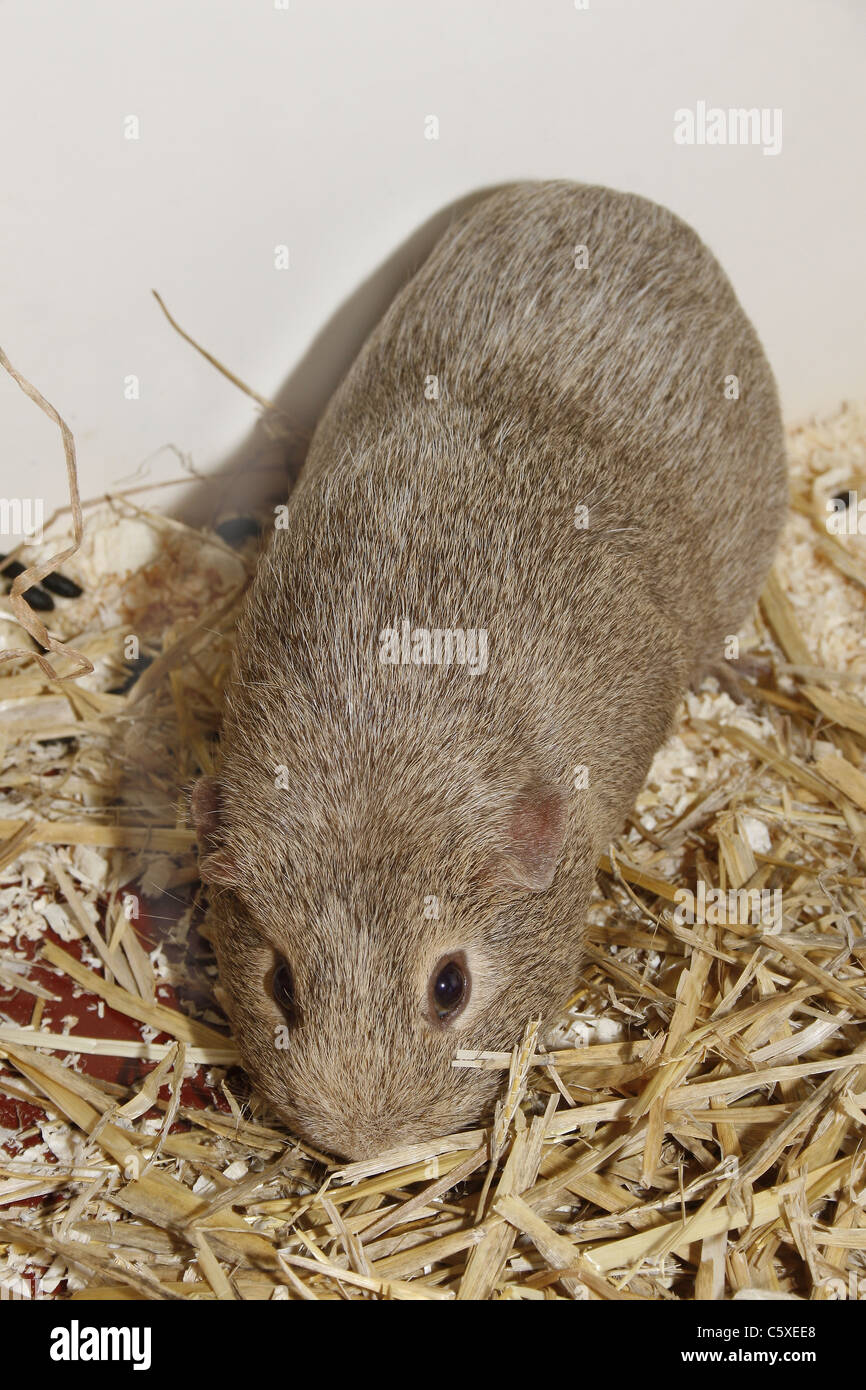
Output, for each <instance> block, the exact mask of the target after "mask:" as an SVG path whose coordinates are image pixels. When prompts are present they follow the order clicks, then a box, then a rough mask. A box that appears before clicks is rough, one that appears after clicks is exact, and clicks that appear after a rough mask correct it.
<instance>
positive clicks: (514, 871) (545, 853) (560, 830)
mask: <svg viewBox="0 0 866 1390" xmlns="http://www.w3.org/2000/svg"><path fill="white" fill-rule="evenodd" d="M565 829H566V799H565V796H564V795H563V793H562V792H561V791H560V789H559V788H558V787H555V786H551V785H550V784H549V783H545V782H538V781H532V782H527V783H526V785H525V786H523V787H522V788H521V789H520V791H519V792H517V794H516V795H515V796H514V797H513V799H512V801H511V804H510V806H509V807H508V810H507V812H506V816H505V822H504V830H505V839H504V843H503V844H502V848H501V850H500V851H499V852H498V853H497V854H496V856H495V858H494V861H493V862H492V863H491V865H490V868H489V871H488V873H487V874H486V875H485V878H486V879H487V881H488V883H493V884H495V885H503V886H508V885H510V886H513V887H517V888H529V889H531V890H532V891H533V892H544V890H545V889H546V888H549V887H550V885H551V883H552V882H553V876H554V874H555V873H556V865H557V863H558V861H559V856H560V854H561V852H562V846H563V843H564V840H565Z"/></svg>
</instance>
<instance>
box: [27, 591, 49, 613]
mask: <svg viewBox="0 0 866 1390" xmlns="http://www.w3.org/2000/svg"><path fill="white" fill-rule="evenodd" d="M21 597H22V598H23V600H24V602H25V603H29V605H30V607H31V608H35V609H37V610H38V611H39V612H40V613H50V612H51V610H52V608H53V607H54V599H53V598H52V597H51V595H50V594H46V592H45V590H44V589H40V587H39V585H38V584H34V585H32V587H31V588H29V589H27V590H25V592H24V593H23V594H22V595H21Z"/></svg>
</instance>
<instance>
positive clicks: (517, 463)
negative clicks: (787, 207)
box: [192, 181, 787, 1159]
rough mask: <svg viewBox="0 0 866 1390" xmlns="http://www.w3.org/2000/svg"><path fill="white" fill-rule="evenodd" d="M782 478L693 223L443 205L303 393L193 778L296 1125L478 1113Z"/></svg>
mask: <svg viewBox="0 0 866 1390" xmlns="http://www.w3.org/2000/svg"><path fill="white" fill-rule="evenodd" d="M786 499H787V471H786V462H785V447H784V437H783V431H782V423H781V418H780V411H779V404H778V397H777V392H776V387H775V383H774V380H773V376H772V373H771V371H770V368H769V366H768V363H767V360H766V358H765V355H764V352H763V350H762V348H761V345H760V343H759V340H758V338H757V335H756V333H755V331H754V329H753V327H752V325H751V324H750V322H749V320H748V319H747V318H746V316H745V314H744V312H743V310H742V309H741V307H740V305H739V303H738V301H737V299H736V297H735V295H734V292H733V290H732V288H731V285H730V283H729V281H728V280H727V278H726V276H725V275H724V273H723V271H722V270H721V268H720V266H719V265H718V263H717V261H716V260H715V258H714V256H713V255H712V254H711V252H710V251H709V250H708V249H707V247H706V246H704V245H703V243H702V242H701V240H700V239H699V237H698V236H697V234H696V233H695V232H694V231H692V230H691V229H690V228H689V227H688V226H687V225H686V224H685V223H683V222H682V221H681V220H680V219H679V218H678V217H676V216H675V215H674V214H673V213H671V212H668V211H667V210H666V209H664V208H662V207H659V206H657V205H655V204H653V203H652V202H649V201H647V200H646V199H644V198H641V197H637V196H635V195H632V194H626V193H618V192H613V191H611V190H610V189H606V188H600V187H590V186H584V185H580V184H575V183H570V182H564V181H563V182H547V183H520V184H514V185H510V186H508V187H506V188H504V189H500V190H498V191H496V192H495V193H493V194H491V195H490V196H488V197H487V198H485V199H484V200H482V201H481V202H480V203H478V204H476V205H475V207H474V208H473V209H472V210H471V211H470V212H469V213H468V214H467V215H465V216H463V217H461V218H460V219H459V220H456V221H454V223H453V224H452V225H451V226H450V228H449V230H448V231H447V232H446V233H445V235H444V236H443V237H442V239H441V240H440V241H439V242H438V244H437V245H436V246H435V248H434V250H433V252H432V254H431V255H430V256H429V259H428V260H427V261H426V262H425V263H424V264H423V265H422V267H421V269H420V270H419V271H418V272H417V274H416V275H415V276H414V278H413V279H412V280H411V281H410V282H409V284H408V285H407V286H406V287H405V288H404V289H403V291H402V292H401V293H400V294H399V296H398V297H397V298H396V300H395V301H394V302H393V304H392V305H391V307H390V309H389V310H388V312H387V313H386V314H385V317H384V318H383V319H382V320H381V322H380V323H379V325H378V327H376V328H375V330H374V331H373V333H372V334H371V336H370V337H369V339H368V340H367V342H366V343H365V345H364V347H363V349H362V351H361V353H360V355H359V356H358V358H357V359H356V361H355V362H354V364H353V366H352V367H351V369H350V371H349V372H348V374H347V375H346V377H345V378H344V380H343V381H342V384H341V385H340V386H339V388H338V390H337V391H336V394H335V395H334V396H333V398H332V400H331V401H330V404H329V405H328V407H327V409H326V411H325V413H324V415H323V417H322V419H321V421H320V423H319V425H318V428H317V430H316V433H315V435H314V437H313V439H312V442H311V445H310V449H309V454H308V457H307V460H306V463H305V465H304V468H303V470H302V473H301V476H300V478H299V481H298V483H297V485H296V487H295V489H294V491H293V492H292V494H291V497H290V499H289V502H288V506H287V507H286V508H284V509H283V510H282V515H281V517H280V518H279V521H278V524H277V526H276V527H275V529H274V532H273V534H272V536H271V537H270V540H269V543H268V545H267V547H266V549H265V550H264V552H263V554H262V557H261V559H260V560H259V562H258V565H257V570H256V573H255V576H254V578H253V581H252V584H251V588H250V590H249V594H248V597H247V599H246V601H245V606H244V608H243V612H242V615H241V617H240V619H239V623H238V631H237V641H236V647H235V652H234V661H233V667H232V671H231V675H230V679H229V681H228V686H227V690H226V696H225V713H224V722H223V729H222V734H221V751H220V766H219V770H218V776H217V777H216V778H204V779H202V780H201V781H200V782H199V783H197V785H196V786H195V788H194V790H193V796H192V813H193V819H194V822H195V824H196V827H197V831H198V838H199V844H200V849H201V856H202V857H201V874H202V877H203V879H204V880H205V881H206V882H207V883H208V884H209V885H210V901H211V914H212V919H213V936H214V942H215V947H216V951H217V956H218V964H219V971H220V977H221V982H222V985H223V988H224V991H225V995H226V997H227V1006H228V1009H229V1013H230V1016H231V1021H232V1025H233V1030H234V1034H235V1037H236V1039H237V1042H238V1045H239V1048H240V1051H241V1054H242V1057H243V1060H244V1063H245V1066H246V1068H247V1070H248V1071H249V1074H250V1076H251V1077H252V1079H253V1081H254V1083H255V1084H256V1086H257V1087H258V1088H259V1090H260V1091H261V1092H262V1093H263V1094H264V1095H265V1096H266V1097H267V1098H268V1099H269V1101H270V1102H271V1103H272V1104H273V1106H274V1107H275V1108H276V1110H277V1111H278V1112H279V1113H280V1114H281V1116H282V1117H283V1118H284V1120H285V1122H286V1124H287V1125H288V1126H289V1128H290V1129H291V1130H292V1131H293V1132H294V1133H295V1134H296V1135H298V1136H301V1137H302V1138H304V1139H305V1140H307V1141H309V1142H310V1143H311V1144H313V1145H315V1146H316V1147H317V1148H318V1149H321V1150H326V1151H327V1152H329V1153H332V1154H336V1155H339V1156H341V1157H344V1158H350V1159H356V1158H360V1157H366V1156H369V1155H372V1154H375V1153H378V1152H379V1151H381V1150H385V1149H388V1148H391V1147H394V1146H396V1145H401V1144H406V1143H412V1142H415V1141H421V1140H425V1139H430V1138H434V1137H437V1136H440V1135H442V1134H445V1133H451V1132H453V1131H455V1130H458V1129H460V1128H462V1127H464V1126H467V1125H472V1124H475V1123H477V1122H479V1121H484V1119H485V1118H486V1117H488V1116H489V1114H490V1111H491V1108H492V1105H493V1102H494V1099H495V1096H496V1094H497V1091H498V1089H499V1088H500V1087H501V1076H500V1075H497V1074H496V1073H492V1072H490V1071H478V1070H470V1069H465V1068H464V1069H461V1068H458V1067H455V1066H454V1065H453V1063H454V1057H455V1052H456V1050H457V1049H458V1048H483V1049H495V1050H504V1049H509V1048H511V1047H512V1046H513V1045H514V1043H515V1042H516V1041H517V1040H518V1039H519V1038H520V1036H521V1035H522V1033H523V1030H524V1028H525V1026H526V1023H527V1020H528V1019H529V1018H530V1017H536V1016H540V1017H541V1018H542V1019H543V1020H550V1019H551V1018H552V1016H553V1015H554V1014H555V1012H556V1010H557V1008H561V1007H562V1005H563V1004H564V1003H565V1001H566V999H567V997H568V994H569V992H570V991H571V990H572V989H573V987H574V984H575V983H576V981H577V980H578V978H579V972H580V966H581V940H582V936H583V933H584V914H585V909H586V905H587V902H588V899H589V896H590V893H591V891H592V886H593V879H594V874H595V870H596V864H597V860H598V857H599V855H600V853H602V852H603V851H604V850H605V848H606V847H607V845H608V844H609V842H610V840H611V837H612V836H614V835H615V834H616V833H617V832H618V831H619V829H620V828H621V825H622V822H623V819H624V817H625V816H626V815H627V813H628V811H629V809H630V808H631V806H632V804H633V802H634V798H635V796H636V794H637V792H638V791H639V789H640V787H641V784H642V782H643V781H644V779H645V776H646V773H647V770H648V768H649V765H650V761H651V759H652V757H653V754H654V752H655V750H656V749H657V748H658V746H659V744H660V743H661V741H662V740H663V739H664V738H665V736H666V734H667V733H668V731H669V729H670V727H671V724H672V720H673V717H674V714H675V711H676V709H677V705H678V702H679V701H680V700H681V697H682V696H683V694H684V692H685V690H686V688H687V687H688V685H689V684H690V683H693V682H694V681H695V680H696V679H699V678H700V677H701V675H702V674H703V673H704V672H705V671H706V670H707V668H708V667H709V666H711V665H712V664H714V663H717V664H719V665H721V663H722V659H723V657H724V641H725V638H726V636H727V635H729V634H732V633H736V631H737V629H738V627H739V626H740V624H741V623H742V621H743V619H744V618H745V617H746V615H747V614H748V612H749V610H750V608H751V605H752V604H753V603H754V601H755V599H756V597H757V595H758V593H759V590H760V588H761V585H762V581H763V579H764V576H765V574H766V572H767V570H768V567H769V565H770V561H771V557H772V553H773V547H774V544H775V541H776V539H777V535H778V532H779V529H780V525H781V523H782V520H783V517H784V513H785V508H786Z"/></svg>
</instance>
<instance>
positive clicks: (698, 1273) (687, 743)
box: [0, 408, 866, 1300]
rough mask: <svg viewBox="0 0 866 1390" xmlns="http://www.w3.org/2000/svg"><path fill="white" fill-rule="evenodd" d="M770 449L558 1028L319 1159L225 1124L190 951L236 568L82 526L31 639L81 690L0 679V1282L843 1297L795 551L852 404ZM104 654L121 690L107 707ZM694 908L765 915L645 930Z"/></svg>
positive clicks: (862, 463) (167, 1293)
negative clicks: (407, 1130)
mask: <svg viewBox="0 0 866 1390" xmlns="http://www.w3.org/2000/svg"><path fill="white" fill-rule="evenodd" d="M790 444H791V454H792V488H793V504H794V505H793V510H792V515H791V519H790V522H789V525H788V528H787V532H786V536H785V541H784V544H783V547H782V550H781V552H780V555H779V557H778V559H777V563H776V568H775V571H774V574H773V576H772V578H771V581H770V583H769V584H768V586H767V590H766V592H765V596H764V599H763V601H762V607H761V610H760V611H759V612H758V613H757V614H756V615H755V617H754V620H753V622H752V623H751V625H750V627H749V629H748V631H747V632H746V633H745V634H744V635H743V647H744V650H748V657H747V658H746V660H744V661H743V663H742V665H741V667H740V668H739V674H738V675H737V677H736V680H735V685H736V686H737V687H738V689H737V691H735V693H737V694H738V696H739V698H738V699H732V698H731V695H730V694H729V693H728V692H726V691H724V692H723V691H720V690H719V689H718V687H717V685H716V683H715V682H714V681H713V680H708V681H707V682H705V683H704V685H703V687H702V688H701V690H700V691H699V692H698V693H696V694H694V695H691V696H689V697H688V699H687V701H686V702H685V704H684V707H683V709H682V712H681V717H680V720H679V724H678V727H677V731H676V733H675V734H674V736H673V737H672V738H671V739H670V740H669V741H668V743H667V744H666V745H665V746H664V748H663V749H662V750H661V751H660V752H659V754H658V756H657V758H656V760H655V763H654V765H653V770H652V773H651V776H650V778H649V780H648V782H647V785H646V787H645V788H644V791H643V793H642V795H641V797H640V800H639V802H638V805H637V807H636V809H635V812H634V815H633V818H632V819H631V821H630V823H629V825H628V826H627V828H626V830H625V832H624V834H623V836H622V838H621V840H620V842H619V844H618V845H617V846H612V847H611V854H610V855H609V857H607V858H606V859H605V861H604V862H603V864H602V867H601V872H600V874H599V881H598V889H597V892H596V896H595V900H594V903H593V906H592V908H591V911H590V914H589V915H590V926H589V939H588V949H587V956H586V961H585V965H584V969H583V972H582V984H581V986H580V988H579V990H578V992H577V994H576V995H575V996H574V998H573V999H572V1000H571V1001H570V1005H569V1008H568V1010H567V1012H566V1013H565V1014H564V1015H563V1018H562V1021H561V1023H560V1025H559V1026H558V1027H557V1028H556V1029H555V1030H554V1031H553V1033H552V1034H551V1035H550V1036H549V1037H548V1038H546V1039H543V1040H542V1039H539V1038H538V1036H537V1028H536V1027H535V1025H533V1024H532V1023H531V1022H530V1023H529V1024H528V1027H527V1034H526V1038H525V1040H524V1045H523V1047H522V1048H521V1049H518V1050H516V1051H515V1054H514V1055H513V1056H508V1055H489V1054H487V1055H482V1056H465V1055H464V1056H462V1057H461V1059H460V1060H461V1064H462V1065H472V1066H485V1067H496V1068H500V1069H501V1071H502V1078H503V1091H502V1096H503V1099H502V1103H501V1105H500V1108H499V1111H498V1114H497V1118H496V1122H495V1124H494V1125H493V1126H492V1128H491V1129H490V1131H489V1132H485V1131H481V1130H476V1131H473V1132H472V1133H469V1134H458V1135H454V1136H452V1137H450V1138H446V1139H442V1140H439V1141H437V1142H434V1143H423V1144H419V1145H417V1146H413V1147H410V1148H405V1149H402V1150H400V1151H399V1152H392V1153H391V1154H388V1155H384V1156H382V1157H381V1158H378V1159H376V1160H373V1161H369V1162H361V1163H352V1164H349V1165H348V1166H346V1165H342V1166H339V1167H338V1166H336V1165H329V1164H328V1162H327V1160H325V1159H324V1158H323V1157H322V1156H321V1155H318V1154H315V1153H313V1152H311V1151H310V1150H309V1149H307V1148H305V1147H304V1146H302V1145H300V1144H297V1143H295V1142H294V1141H293V1140H292V1139H291V1138H288V1137H287V1136H286V1134H285V1133H284V1132H283V1131H281V1130H280V1128H279V1125H278V1123H277V1122H276V1121H275V1119H274V1117H273V1116H271V1115H269V1114H268V1112H267V1110H266V1109H265V1108H264V1106H263V1105H262V1103H261V1102H260V1101H258V1100H257V1099H256V1098H255V1097H253V1096H251V1095H250V1093H249V1090H248V1087H247V1083H246V1079H245V1077H244V1075H243V1073H242V1072H241V1071H240V1070H239V1069H238V1068H237V1066H236V1063H235V1054H234V1051H233V1048H232V1046H231V1042H230V1039H229V1038H228V1037H227V1036H226V1033H225V1024H224V1020H223V1018H222V1015H221V1014H220V1013H219V1012H218V1010H217V1009H216V1007H215V1004H214V999H215V970H214V965H213V959H212V955H211V953H210V950H209V947H208V945H207V942H206V940H205V939H204V938H203V936H202V934H201V932H200V930H199V926H200V922H201V916H202V913H201V908H200V904H199V902H198V901H197V894H198V880H197V873H196V858H195V847H194V837H193V835H192V833H191V831H190V829H189V826H188V821H187V817H186V802H185V796H184V792H183V788H184V787H185V786H187V785H188V784H189V783H190V782H191V781H192V780H193V778H194V777H195V776H196V775H197V774H198V773H199V772H200V771H204V772H210V771H212V770H213V759H214V747H215V742H214V740H215V735H216V732H217V729H218V726H219V718H220V693H221V688H222V684H223V681H224V678H225V675H226V669H227V663H228V659H229V655H230V649H231V640H232V631H233V621H234V615H235V610H236V606H237V603H238V601H239V599H240V597H241V594H242V592H243V589H244V586H245V584H246V581H247V578H248V574H249V571H250V568H251V563H252V560H251V549H252V547H251V546H250V545H247V546H246V547H245V548H244V549H243V550H242V551H240V552H236V551H235V550H233V549H231V548H230V547H229V546H228V545H226V544H224V543H223V541H222V540H220V538H219V537H218V536H217V535H215V534H214V533H213V532H210V531H202V532H197V531H193V530H190V529H188V528H187V527H184V526H182V525H180V524H179V523H177V522H175V521H172V520H170V519H168V518H167V517H165V516H160V515H155V514H153V513H151V512H149V511H146V510H142V509H141V508H140V507H139V506H138V505H137V504H136V502H135V501H134V500H133V499H132V498H131V497H128V496H127V497H114V498H111V499H108V500H106V499H103V500H102V502H101V503H100V504H98V505H93V506H85V507H84V514H85V521H86V528H85V538H84V541H83V544H82V546H81V548H80V549H79V550H78V552H77V553H76V554H75V555H73V556H72V557H71V558H70V559H68V561H67V563H66V564H65V565H64V572H65V573H67V574H69V575H71V576H72V577H73V578H75V579H77V580H79V581H80V582H81V583H82V584H83V586H84V589H85V592H84V595H83V596H82V597H81V598H79V599H76V600H74V601H72V600H70V601H68V602H65V601H64V602H61V603H59V604H58V607H57V611H56V612H55V614H54V615H53V620H52V631H53V632H55V633H56V635H57V636H58V637H59V638H61V639H66V640H68V642H69V644H70V645H71V646H72V647H73V648H74V649H75V650H76V651H77V652H80V653H81V654H82V655H83V656H84V657H85V658H86V659H87V661H89V662H92V664H93V668H94V669H93V672H92V674H89V675H85V676H83V677H81V678H79V679H75V680H70V681H64V682H57V681H54V680H51V679H48V678H47V677H46V675H45V674H44V673H43V672H42V671H40V669H39V668H38V667H37V665H36V664H34V663H33V662H32V661H26V660H21V659H16V660H14V661H10V662H7V663H6V664H5V665H3V666H2V667H0V700H2V704H0V709H2V716H3V718H2V772H0V797H2V801H0V817H2V818H0V840H2V844H0V905H2V919H0V950H2V955H0V1286H4V1287H5V1289H6V1290H7V1291H12V1292H14V1291H15V1289H16V1287H17V1288H18V1291H19V1292H22V1291H23V1292H29V1291H30V1290H31V1289H32V1286H33V1280H34V1278H35V1277H36V1276H38V1277H39V1280H40V1283H39V1286H38V1289H39V1292H41V1294H42V1295H43V1296H54V1297H71V1298H73V1299H75V1298H82V1297H85V1298H103V1299H119V1298H147V1299H150V1298H156V1299H177V1298H208V1299H210V1298H220V1299H222V1298H228V1299H232V1298H290V1299H295V1298H308V1299H321V1298H325V1299H333V1298H350V1299H351V1298H370V1297H386V1298H387V1297H390V1298H408V1299H452V1298H455V1297H457V1298H477V1299H480V1298H530V1299H541V1298H548V1299H549V1298H588V1299H599V1298H600V1299H655V1300H667V1299H694V1298H727V1297H731V1296H736V1295H737V1294H743V1295H744V1296H748V1295H749V1293H750V1292H751V1293H754V1291H765V1292H769V1293H770V1294H771V1295H775V1296H778V1297H784V1296H799V1297H802V1298H816V1299H823V1298H829V1297H834V1296H835V1297H838V1296H840V1295H843V1293H844V1292H847V1291H849V1290H850V1291H853V1290H854V1289H855V1288H856V1284H855V1282H854V1281H855V1279H856V1277H857V1276H858V1274H859V1275H860V1277H861V1278H862V1280H863V1282H862V1283H861V1284H860V1290H861V1293H862V1290H863V1288H864V1287H866V1264H864V1253H866V1213H864V1196H863V1194H864V1191H866V1187H864V1167H866V1160H864V1157H863V1155H862V1154H861V1152H860V1150H861V1143H862V1133H863V1124H864V1119H866V1116H864V1110H866V1046H864V1035H863V1020H864V1016H866V988H864V960H866V941H864V909H866V878H864V869H866V767H864V749H866V706H864V696H866V645H864V641H863V638H864V632H866V595H864V588H866V544H864V541H863V539H862V538H860V537H857V536H854V537H850V538H848V537H845V538H841V539H839V538H834V537H832V536H830V535H829V534H828V532H827V529H826V526H825V499H826V497H827V496H828V495H830V494H832V493H834V492H838V491H840V490H843V489H846V488H852V489H856V490H857V491H858V492H859V495H860V496H861V497H866V408H864V409H846V410H843V411H842V412H841V413H840V414H838V415H837V416H836V417H835V418H833V419H831V420H827V421H823V422H819V423H813V424H810V425H808V426H806V427H804V428H800V429H797V430H794V431H792V433H791V436H790ZM203 485H204V484H203ZM67 523H68V513H67V514H64V515H61V516H60V517H59V518H58V519H57V521H56V522H55V524H54V526H53V528H52V538H50V539H47V540H46V542H45V545H44V546H42V547H41V548H40V547H36V548H35V550H36V556H37V558H42V557H44V556H45V555H49V554H50V553H51V552H52V551H53V550H56V549H57V548H58V546H59V545H62V544H63V543H64V540H65V537H66V530H67ZM2 602H3V605H4V613H3V620H2V621H0V635H2V640H3V645H5V646H6V647H10V646H12V645H16V644H17V645H20V642H21V633H20V630H19V629H18V628H17V627H16V625H15V624H14V623H13V622H12V621H11V619H10V618H9V617H8V613H9V605H8V602H7V601H6V600H3V601H2ZM130 633H135V634H136V635H137V636H138V638H139V640H140V643H141V655H142V657H143V658H145V659H148V658H149V659H150V662H149V664H146V665H145V662H144V661H140V662H139V663H138V664H137V666H135V667H134V668H132V669H133V671H138V672H140V674H139V676H138V679H137V680H135V681H134V682H133V683H132V684H130V685H129V687H128V689H126V690H125V691H121V692H120V693H117V687H119V686H121V685H123V684H124V678H126V679H127V680H128V679H130V668H129V666H128V665H127V666H125V665H124V661H123V653H124V642H125V640H126V638H127V637H128V635H129V634H130ZM54 654H55V655H56V650H55V653H54ZM112 689H114V690H115V693H110V692H111V691H112ZM698 880H702V881H703V883H704V884H705V885H707V886H708V887H719V888H721V889H722V890H727V889H739V888H746V889H766V890H768V891H769V892H772V891H773V890H775V889H781V891H782V894H783V897H782V903H783V916H782V917H781V918H780V919H779V920H777V921H775V922H768V923H767V924H765V925H762V924H760V923H757V924H756V923H754V922H750V921H747V920H731V921H728V922H726V923H722V924H701V923H700V922H697V923H693V924H691V925H689V924H688V922H680V921H677V920H676V919H675V917H674V914H673V908H674V907H675V897H674V894H675V892H676V890H677V888H678V887H681V886H687V887H690V888H694V887H695V885H696V883H697V881H698ZM125 894H131V895H132V898H131V899H127V903H129V902H131V903H132V907H133V909H134V908H135V906H136V904H138V905H139V907H140V915H139V916H138V918H137V919H136V918H135V917H134V916H133V917H132V920H128V911H127V909H126V908H125V906H124V895H125ZM741 915H743V916H745V914H741ZM216 989H217V992H218V987H216ZM3 1125H5V1126H6V1127H5V1128H3V1127H2V1126H3ZM28 1281H29V1282H28ZM849 1281H850V1283H849Z"/></svg>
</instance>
